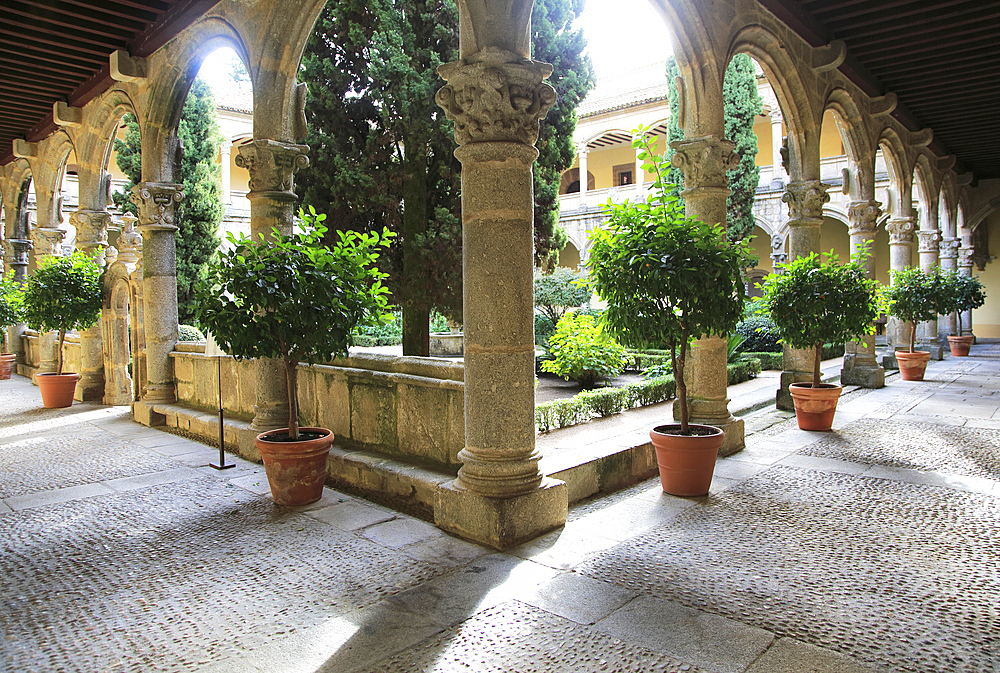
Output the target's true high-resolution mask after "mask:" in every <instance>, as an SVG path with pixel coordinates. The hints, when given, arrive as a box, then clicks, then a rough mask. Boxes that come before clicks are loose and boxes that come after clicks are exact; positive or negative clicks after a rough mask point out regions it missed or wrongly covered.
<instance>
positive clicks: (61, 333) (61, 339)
mask: <svg viewBox="0 0 1000 673" xmlns="http://www.w3.org/2000/svg"><path fill="white" fill-rule="evenodd" d="M65 340H66V330H62V329H61V330H59V344H58V345H57V346H56V350H57V351H58V352H57V353H56V358H57V359H58V361H59V369H58V370H56V371H57V373H59V374H62V373H63V342H64V341H65Z"/></svg>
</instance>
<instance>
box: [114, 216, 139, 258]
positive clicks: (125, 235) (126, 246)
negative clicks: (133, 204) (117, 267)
mask: <svg viewBox="0 0 1000 673" xmlns="http://www.w3.org/2000/svg"><path fill="white" fill-rule="evenodd" d="M135 223H136V218H135V216H134V215H128V214H125V215H122V232H121V233H120V234H119V235H118V259H119V260H121V261H122V263H124V264H125V265H126V266H128V265H130V264H135V263H136V262H138V261H139V260H140V259H142V234H140V233H139V232H138V231H137V230H136V228H135Z"/></svg>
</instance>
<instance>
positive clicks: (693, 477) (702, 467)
mask: <svg viewBox="0 0 1000 673" xmlns="http://www.w3.org/2000/svg"><path fill="white" fill-rule="evenodd" d="M689 427H690V428H691V429H692V430H695V431H700V432H704V433H705V434H701V435H677V434H670V433H671V432H680V428H681V426H680V425H659V426H657V427H655V428H653V429H652V430H650V431H649V438H650V439H651V440H652V441H653V448H654V449H656V463H657V465H659V467H660V484H661V485H662V486H663V492H664V493H669V494H670V495H680V496H685V497H690V496H699V495H707V494H708V489H709V487H710V486H711V485H712V474H713V473H714V472H715V459H716V457H718V455H719V447H720V446H722V442H723V440H724V439H725V438H726V434H725V433H724V432H723V431H722V430H720V429H719V428H716V427H713V426H711V425H691V426H689Z"/></svg>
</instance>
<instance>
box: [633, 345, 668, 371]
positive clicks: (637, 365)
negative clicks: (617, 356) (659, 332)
mask: <svg viewBox="0 0 1000 673" xmlns="http://www.w3.org/2000/svg"><path fill="white" fill-rule="evenodd" d="M668 362H670V351H660V350H643V351H637V350H634V349H632V348H628V349H626V350H625V369H632V370H635V371H637V372H641V371H645V370H647V369H649V368H650V367H655V366H656V365H661V364H664V363H668Z"/></svg>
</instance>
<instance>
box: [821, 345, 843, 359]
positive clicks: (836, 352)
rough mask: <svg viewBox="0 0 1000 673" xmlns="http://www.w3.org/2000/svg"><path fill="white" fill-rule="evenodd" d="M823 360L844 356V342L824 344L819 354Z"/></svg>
mask: <svg viewBox="0 0 1000 673" xmlns="http://www.w3.org/2000/svg"><path fill="white" fill-rule="evenodd" d="M821 357H822V358H823V359H824V360H832V359H833V358H842V357H844V344H826V345H824V346H823V355H822V356H821Z"/></svg>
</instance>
